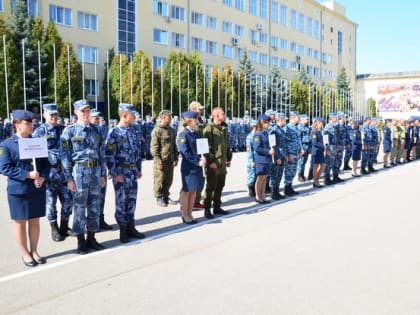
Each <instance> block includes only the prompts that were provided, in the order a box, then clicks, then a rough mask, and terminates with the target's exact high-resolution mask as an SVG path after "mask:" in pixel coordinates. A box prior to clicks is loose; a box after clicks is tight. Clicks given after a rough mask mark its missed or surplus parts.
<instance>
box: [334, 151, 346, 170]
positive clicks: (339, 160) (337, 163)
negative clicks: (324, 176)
mask: <svg viewBox="0 0 420 315" xmlns="http://www.w3.org/2000/svg"><path fill="white" fill-rule="evenodd" d="M343 154H344V147H343V146H338V151H337V154H336V156H335V161H334V166H333V174H334V175H338V174H340V168H341V164H342V163H343Z"/></svg>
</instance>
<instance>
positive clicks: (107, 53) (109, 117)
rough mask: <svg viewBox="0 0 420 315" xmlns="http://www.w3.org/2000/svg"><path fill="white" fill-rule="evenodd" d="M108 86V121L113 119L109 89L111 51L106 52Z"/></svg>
mask: <svg viewBox="0 0 420 315" xmlns="http://www.w3.org/2000/svg"><path fill="white" fill-rule="evenodd" d="M106 87H107V89H106V90H107V95H106V97H107V101H108V104H107V105H108V123H109V121H110V120H111V104H110V99H109V98H110V97H109V95H110V91H109V51H107V52H106Z"/></svg>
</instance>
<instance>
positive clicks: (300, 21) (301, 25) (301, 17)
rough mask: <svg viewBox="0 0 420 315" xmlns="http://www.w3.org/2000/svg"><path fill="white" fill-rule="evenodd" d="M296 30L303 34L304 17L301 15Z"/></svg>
mask: <svg viewBox="0 0 420 315" xmlns="http://www.w3.org/2000/svg"><path fill="white" fill-rule="evenodd" d="M298 30H299V32H301V33H305V15H303V14H302V13H299V24H298Z"/></svg>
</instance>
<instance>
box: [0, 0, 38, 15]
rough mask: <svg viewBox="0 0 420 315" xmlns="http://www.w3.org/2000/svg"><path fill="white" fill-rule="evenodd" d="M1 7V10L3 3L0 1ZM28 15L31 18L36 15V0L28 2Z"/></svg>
mask: <svg viewBox="0 0 420 315" xmlns="http://www.w3.org/2000/svg"><path fill="white" fill-rule="evenodd" d="M1 7H2V8H3V1H1ZM2 11H3V10H2ZM28 14H29V16H32V17H35V16H37V15H38V4H37V3H36V0H28Z"/></svg>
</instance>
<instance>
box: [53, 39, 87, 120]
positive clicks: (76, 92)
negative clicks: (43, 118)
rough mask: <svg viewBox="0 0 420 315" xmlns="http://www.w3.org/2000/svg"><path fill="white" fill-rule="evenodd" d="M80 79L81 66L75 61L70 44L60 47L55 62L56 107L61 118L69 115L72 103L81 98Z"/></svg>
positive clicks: (75, 57) (71, 111)
mask: <svg viewBox="0 0 420 315" xmlns="http://www.w3.org/2000/svg"><path fill="white" fill-rule="evenodd" d="M69 69H70V82H69V77H68V73H69ZM81 77H82V65H81V64H80V62H79V61H78V60H77V56H76V54H75V52H74V49H73V46H72V45H71V43H66V44H64V45H63V46H62V48H61V52H60V57H59V58H58V60H57V105H58V108H59V112H60V113H61V114H62V115H63V116H65V115H67V114H68V115H71V114H72V113H73V107H72V106H73V103H74V102H75V101H77V100H79V99H81V98H82V97H83V96H82V94H83V88H82V85H81V84H80V78H81ZM69 85H70V95H69ZM70 108H71V110H70Z"/></svg>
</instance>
